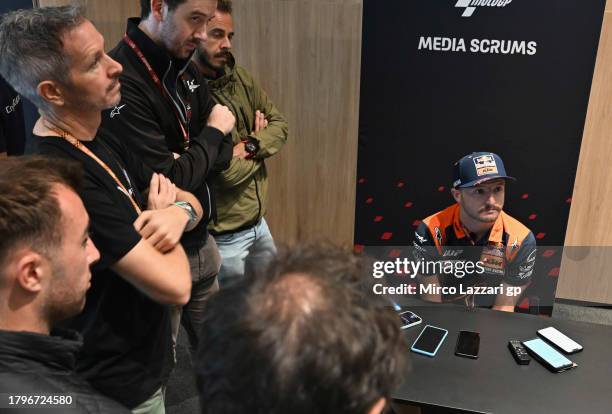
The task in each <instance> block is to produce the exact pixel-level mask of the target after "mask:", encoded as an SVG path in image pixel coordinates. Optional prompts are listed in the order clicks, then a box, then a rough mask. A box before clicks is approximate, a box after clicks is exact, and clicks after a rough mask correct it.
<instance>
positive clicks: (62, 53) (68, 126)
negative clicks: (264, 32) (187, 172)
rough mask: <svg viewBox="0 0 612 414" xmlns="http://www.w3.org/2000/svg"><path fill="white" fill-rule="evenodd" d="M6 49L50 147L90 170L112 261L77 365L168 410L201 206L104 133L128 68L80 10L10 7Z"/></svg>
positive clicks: (99, 234)
mask: <svg viewBox="0 0 612 414" xmlns="http://www.w3.org/2000/svg"><path fill="white" fill-rule="evenodd" d="M0 55H1V56H2V60H0V74H1V75H2V76H4V77H5V78H6V79H7V80H8V81H9V82H10V83H11V84H12V85H13V87H14V88H15V89H16V90H17V92H19V93H20V94H22V95H23V96H25V97H27V98H28V99H30V100H31V101H32V102H34V104H35V105H36V106H37V107H38V109H39V111H40V114H41V117H40V119H39V120H38V122H37V123H36V125H35V128H34V134H35V136H36V137H38V139H39V141H40V144H39V148H40V151H41V152H42V153H43V154H47V155H50V156H53V157H60V158H67V159H72V160H75V161H78V162H79V163H80V164H81V165H82V166H83V169H84V171H85V178H84V185H83V189H82V190H81V191H80V196H81V198H82V199H83V203H84V205H85V207H86V209H87V212H88V213H89V216H90V218H91V226H90V227H91V238H92V240H93V241H94V242H95V243H96V246H97V247H98V249H99V250H100V255H101V258H100V261H99V262H98V263H97V264H96V265H95V266H94V267H93V268H92V286H91V289H90V290H89V292H88V296H87V303H86V305H85V308H84V310H83V313H81V314H80V315H79V316H77V317H76V318H74V319H72V320H71V321H70V322H69V323H68V326H69V327H72V328H75V329H76V330H78V331H80V332H81V333H82V335H83V336H84V347H83V349H82V351H81V353H80V355H79V359H78V361H77V366H76V369H77V371H78V373H79V374H80V375H81V376H83V377H84V378H85V379H87V380H88V381H89V382H90V383H91V384H92V385H93V386H94V388H96V389H97V390H99V391H101V392H102V393H103V394H105V395H108V396H110V397H111V398H113V399H115V400H117V401H119V402H121V403H122V404H124V405H126V406H127V407H128V408H131V409H133V410H134V412H139V413H140V412H156V413H157V412H164V401H163V387H164V384H165V382H166V381H167V378H168V376H169V373H170V371H171V369H172V366H173V359H172V342H171V324H170V311H169V307H168V305H182V304H184V303H186V302H187V300H188V299H189V295H190V290H191V279H190V274H189V264H188V261H187V257H186V255H185V252H184V250H183V248H182V247H181V246H180V244H178V242H179V239H180V237H181V236H182V234H183V232H184V231H189V230H191V229H193V228H194V227H195V226H197V224H198V223H199V221H200V219H201V218H202V206H201V205H200V203H199V201H198V200H197V199H196V198H195V197H194V196H193V195H192V194H190V193H187V192H185V191H182V190H180V189H177V188H176V187H175V186H174V184H172V183H171V182H170V181H169V180H167V179H166V178H165V177H163V176H162V175H159V174H154V173H153V172H152V171H151V170H150V169H149V168H147V167H146V166H145V165H144V164H142V162H141V161H140V160H139V159H137V158H135V157H134V156H133V155H132V153H131V152H129V151H127V150H125V149H124V148H123V147H122V145H121V142H117V143H113V145H112V146H111V145H110V144H109V143H107V142H104V141H103V140H101V139H97V138H96V134H97V131H98V127H99V125H100V120H101V111H102V110H104V109H106V108H110V107H113V106H114V105H116V104H117V103H118V102H119V99H120V97H121V94H120V88H121V85H120V84H119V80H118V78H119V74H120V73H121V71H122V67H121V65H120V64H118V63H117V62H115V61H114V60H113V59H111V58H110V57H109V56H108V55H107V54H106V53H105V52H104V39H103V38H102V36H101V35H100V33H98V31H97V30H96V29H95V27H94V26H93V24H92V23H91V22H90V21H89V20H87V19H86V18H85V17H84V16H83V15H82V11H81V10H80V9H79V8H77V7H74V6H65V7H48V8H39V9H33V10H20V11H17V12H12V13H9V14H8V15H6V16H5V17H4V18H3V20H2V23H1V24H0ZM145 191H148V197H147V198H145V197H144V196H143V193H144V192H145Z"/></svg>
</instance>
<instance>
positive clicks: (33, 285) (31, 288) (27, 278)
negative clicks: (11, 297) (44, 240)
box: [15, 250, 50, 293]
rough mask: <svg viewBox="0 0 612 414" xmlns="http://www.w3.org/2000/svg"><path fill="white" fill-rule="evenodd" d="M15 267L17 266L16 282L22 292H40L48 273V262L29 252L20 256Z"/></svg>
mask: <svg viewBox="0 0 612 414" xmlns="http://www.w3.org/2000/svg"><path fill="white" fill-rule="evenodd" d="M15 266H17V268H16V269H15V270H16V272H17V276H16V282H17V283H18V284H19V286H20V287H21V288H22V289H23V290H25V291H27V292H30V293H39V292H40V291H42V289H43V286H44V285H45V283H47V281H46V280H45V279H46V278H47V277H48V276H47V275H48V273H49V271H50V269H49V263H48V260H46V259H45V258H44V257H43V256H41V255H40V254H38V253H36V252H33V251H31V250H30V251H26V252H23V253H21V254H20V257H18V258H17V259H16V261H15Z"/></svg>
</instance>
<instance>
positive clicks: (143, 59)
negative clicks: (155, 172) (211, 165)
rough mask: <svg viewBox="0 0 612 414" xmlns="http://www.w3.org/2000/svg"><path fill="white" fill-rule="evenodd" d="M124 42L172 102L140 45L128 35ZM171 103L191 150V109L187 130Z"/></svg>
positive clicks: (184, 139) (124, 37)
mask: <svg viewBox="0 0 612 414" xmlns="http://www.w3.org/2000/svg"><path fill="white" fill-rule="evenodd" d="M123 40H124V41H125V43H127V44H128V45H129V46H130V47H131V48H132V50H133V51H134V53H136V56H138V58H139V59H140V61H141V62H142V63H143V64H144V65H145V67H146V68H147V70H148V71H149V75H150V76H151V79H153V82H154V83H155V86H157V89H159V92H160V93H161V94H162V96H163V97H164V98H166V99H168V100H170V97H169V96H168V95H167V94H166V91H165V90H164V87H163V85H162V82H161V80H160V79H159V76H157V73H155V70H153V67H152V66H151V64H150V63H149V61H148V60H147V58H146V57H145V55H144V54H143V53H142V51H141V50H140V48H139V47H138V45H137V44H136V43H134V41H133V40H132V39H130V37H129V36H128V35H127V33H126V34H125V35H124V36H123ZM170 103H171V105H170V106H172V109H174V115H175V116H176V120H177V121H178V123H179V126H180V127H181V132H182V133H183V144H184V146H185V149H187V148H189V122H190V120H191V110H190V109H188V110H187V114H186V119H187V128H185V126H184V125H183V121H182V120H181V116H180V115H179V112H178V109H177V108H176V106H175V105H174V103H173V102H170Z"/></svg>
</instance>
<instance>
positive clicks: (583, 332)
mask: <svg viewBox="0 0 612 414" xmlns="http://www.w3.org/2000/svg"><path fill="white" fill-rule="evenodd" d="M409 309H410V310H412V311H413V312H415V313H417V314H418V315H419V316H421V317H422V318H423V323H422V324H419V325H417V326H414V327H411V328H408V329H407V330H406V333H405V335H406V338H407V340H408V343H409V344H410V345H412V344H413V343H414V340H415V339H416V337H417V336H418V334H419V332H421V330H422V329H423V327H424V326H425V325H427V324H429V325H434V326H438V327H440V328H444V329H448V336H447V337H446V339H445V341H444V343H443V344H442V346H441V348H440V349H439V351H438V353H437V355H436V356H435V357H433V358H429V357H427V356H424V355H419V354H416V353H413V352H411V353H410V356H411V358H410V360H411V361H410V369H409V372H408V375H407V377H406V381H405V382H404V384H402V385H401V387H400V388H399V389H398V390H397V391H396V392H395V393H394V394H393V399H394V400H395V401H396V402H405V403H409V404H411V405H417V406H421V407H445V408H449V409H451V410H452V411H453V412H477V413H500V414H503V413H507V414H527V413H528V414H537V413H546V414H549V413H555V414H562V413H581V414H582V413H589V414H599V413H601V414H604V413H605V414H611V413H612V327H610V326H604V325H597V324H592V323H583V322H572V321H566V320H560V319H555V318H548V317H541V316H534V315H526V314H517V313H514V314H513V313H506V312H498V311H492V310H487V309H475V310H472V311H468V310H465V309H464V308H462V307H457V306H446V305H437V306H427V307H411V308H409ZM548 326H554V327H555V328H557V329H558V330H560V331H561V332H563V333H565V334H566V335H567V336H569V337H570V338H572V339H574V340H575V341H576V342H578V343H580V344H581V345H582V346H583V347H584V350H583V351H582V352H579V353H576V354H572V355H568V358H569V359H571V360H572V361H574V362H575V363H577V364H578V367H577V368H574V369H571V370H569V371H566V372H562V373H553V372H550V371H549V370H547V369H546V368H545V367H544V366H543V365H541V364H540V363H539V362H538V361H536V360H534V359H533V358H532V360H531V363H530V364H529V365H523V366H521V365H518V364H517V363H516V362H515V360H514V358H513V357H512V355H511V354H510V351H509V350H508V347H507V345H508V341H509V340H511V339H518V340H521V341H523V340H528V339H532V338H536V337H537V333H536V331H537V330H538V329H541V328H545V327H548ZM460 330H468V331H477V332H480V352H479V357H478V359H475V360H472V359H468V358H461V357H458V356H455V354H454V352H455V344H456V341H457V336H458V333H459V331H460Z"/></svg>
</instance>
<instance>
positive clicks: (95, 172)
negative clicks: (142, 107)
mask: <svg viewBox="0 0 612 414" xmlns="http://www.w3.org/2000/svg"><path fill="white" fill-rule="evenodd" d="M36 139H38V140H39V141H40V142H39V152H41V153H42V154H45V155H48V156H55V157H60V158H68V159H72V160H76V161H78V162H80V163H81V164H82V165H83V167H84V170H85V182H84V188H83V189H82V191H81V192H80V196H81V198H82V199H83V203H84V204H85V208H86V209H87V212H88V213H89V218H90V226H91V239H92V240H93V242H94V243H95V245H96V247H97V248H98V250H99V251H100V261H99V262H98V263H96V264H95V265H94V266H93V267H92V281H91V288H90V289H89V291H88V292H87V302H86V305H85V309H84V310H83V312H82V313H81V314H80V315H79V316H77V317H75V318H74V319H72V320H71V321H69V322H68V323H67V324H66V325H67V326H68V327H70V328H72V329H76V330H78V331H79V332H81V334H82V335H83V337H84V346H83V350H82V352H81V354H80V357H79V360H78V361H77V372H78V373H79V374H80V375H82V376H83V377H85V378H86V379H87V380H88V381H89V382H90V383H91V384H92V385H93V386H94V388H96V389H97V390H99V391H100V392H102V393H103V394H105V395H108V396H109V397H111V398H113V399H115V400H117V401H119V402H121V403H122V404H124V405H125V406H127V407H128V408H134V407H136V406H137V405H139V404H141V403H142V402H144V401H145V400H147V399H148V398H149V397H150V396H151V395H152V394H153V393H154V392H155V391H157V389H159V388H160V386H161V385H162V384H164V383H166V382H167V379H168V376H169V373H170V371H171V369H172V367H173V357H172V343H171V342H172V341H171V327H170V314H169V306H166V305H160V304H158V303H156V302H154V301H153V300H152V299H150V298H149V297H148V296H146V295H145V294H144V293H142V292H141V291H139V290H138V289H136V288H135V287H134V286H133V285H131V284H130V283H128V282H127V281H126V280H124V279H123V278H122V277H121V276H119V275H118V274H117V273H115V272H113V271H112V270H111V268H110V266H111V265H113V264H114V263H116V262H117V261H118V260H119V259H121V258H122V257H123V256H125V255H126V254H127V253H128V252H129V251H130V250H132V249H133V248H134V246H136V244H138V242H139V241H140V240H141V236H140V235H139V234H138V233H137V232H136V230H135V229H134V227H133V223H134V221H135V220H136V218H137V217H138V215H137V212H136V210H135V209H134V207H133V205H132V203H131V201H130V199H129V198H128V196H127V195H126V194H125V193H124V192H123V191H122V190H121V188H120V187H119V186H118V185H117V183H116V182H115V180H114V179H113V178H112V177H111V176H110V175H109V174H108V173H107V172H106V170H104V169H103V168H102V167H101V166H100V165H99V164H98V163H97V162H96V161H94V160H93V159H92V158H90V157H89V156H88V155H86V154H85V153H83V152H82V151H81V150H79V149H77V148H75V147H74V146H73V145H72V144H70V143H69V142H67V141H66V140H64V139H62V138H59V137H36ZM85 145H86V146H87V147H88V148H89V149H90V150H91V151H92V152H93V153H94V154H96V155H97V156H98V157H99V158H100V159H101V160H102V161H104V162H105V163H106V164H107V165H108V166H109V167H110V168H111V170H113V172H114V173H115V175H116V176H117V178H118V179H119V180H120V181H121V182H122V184H123V185H124V187H125V188H126V189H127V190H128V191H129V192H131V193H132V194H133V195H134V198H135V199H136V202H137V203H138V204H139V205H140V206H142V205H143V200H142V196H141V191H143V190H144V189H145V188H147V187H148V186H149V182H150V179H151V175H152V173H153V172H152V170H150V169H149V168H148V167H146V166H145V165H144V164H143V163H142V162H140V160H138V159H136V158H135V157H133V156H132V155H131V153H130V152H129V151H125V150H124V151H121V152H119V153H117V152H115V151H113V150H112V149H111V147H109V146H108V145H106V144H105V143H104V142H103V141H101V140H100V138H97V139H95V140H94V141H92V142H88V143H85ZM119 154H120V155H119Z"/></svg>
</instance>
